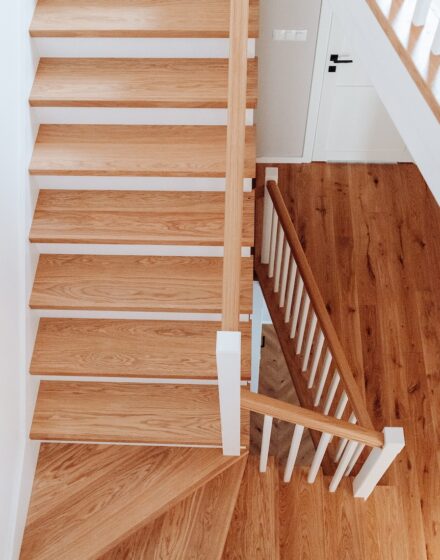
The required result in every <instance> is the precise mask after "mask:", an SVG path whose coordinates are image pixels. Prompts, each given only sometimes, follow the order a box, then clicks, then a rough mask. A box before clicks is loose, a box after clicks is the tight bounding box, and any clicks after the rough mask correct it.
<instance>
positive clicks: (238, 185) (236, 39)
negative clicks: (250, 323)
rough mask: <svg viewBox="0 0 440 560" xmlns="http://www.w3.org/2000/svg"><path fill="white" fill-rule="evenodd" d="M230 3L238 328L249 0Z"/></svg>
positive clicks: (226, 264)
mask: <svg viewBox="0 0 440 560" xmlns="http://www.w3.org/2000/svg"><path fill="white" fill-rule="evenodd" d="M230 5H231V8H230V9H231V14H230V39H229V41H230V51H229V87H228V128H227V140H226V193H225V222H224V227H225V233H224V235H225V241H224V259H223V317H222V329H223V330H224V331H237V330H238V325H239V316H240V274H241V235H242V226H243V181H244V164H245V137H246V87H247V41H248V20H249V0H231V4H230Z"/></svg>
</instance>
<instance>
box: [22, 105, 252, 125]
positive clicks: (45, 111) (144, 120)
mask: <svg viewBox="0 0 440 560" xmlns="http://www.w3.org/2000/svg"><path fill="white" fill-rule="evenodd" d="M32 118H33V120H34V122H35V124H36V125H40V124H116V125H118V124H122V125H123V124H125V125H201V126H203V125H221V126H225V125H226V124H227V119H228V113H227V110H226V109H164V108H157V109H154V108H145V109H142V108H136V109H130V108H107V107H32ZM253 124H254V111H253V110H252V109H247V111H246V125H247V126H251V125H253Z"/></svg>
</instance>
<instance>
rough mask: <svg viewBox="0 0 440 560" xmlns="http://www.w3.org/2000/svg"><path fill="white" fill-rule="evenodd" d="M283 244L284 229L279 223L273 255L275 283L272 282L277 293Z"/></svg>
mask: <svg viewBox="0 0 440 560" xmlns="http://www.w3.org/2000/svg"><path fill="white" fill-rule="evenodd" d="M283 246H284V230H283V228H282V227H281V225H280V227H279V229H278V242H277V254H276V257H275V283H274V292H275V293H278V291H279V289H280V278H281V264H282V260H283Z"/></svg>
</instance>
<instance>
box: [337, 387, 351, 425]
mask: <svg viewBox="0 0 440 560" xmlns="http://www.w3.org/2000/svg"><path fill="white" fill-rule="evenodd" d="M347 403H348V395H347V393H346V392H345V391H343V393H342V395H341V398H340V399H339V403H338V406H337V407H336V411H335V418H336V419H337V420H340V419H341V418H342V415H343V414H344V411H345V407H346V406H347Z"/></svg>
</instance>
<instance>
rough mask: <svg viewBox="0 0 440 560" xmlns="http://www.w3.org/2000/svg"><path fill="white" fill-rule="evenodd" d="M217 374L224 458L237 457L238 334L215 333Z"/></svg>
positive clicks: (238, 444) (238, 415)
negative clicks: (226, 456)
mask: <svg viewBox="0 0 440 560" xmlns="http://www.w3.org/2000/svg"><path fill="white" fill-rule="evenodd" d="M216 356H217V375H218V386H219V401H220V422H221V429H222V445H223V454H224V455H240V431H241V426H240V369H241V332H234V331H218V332H217V348H216Z"/></svg>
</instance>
